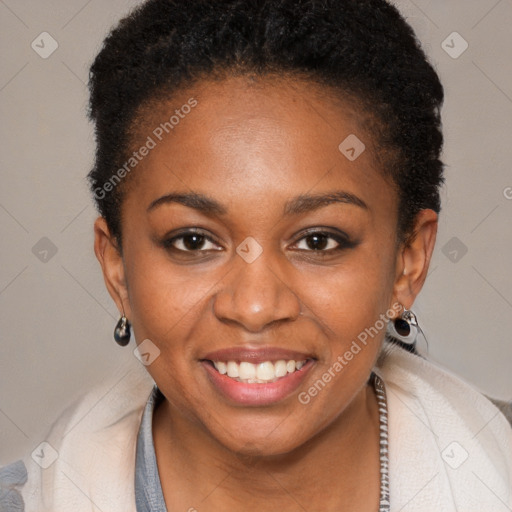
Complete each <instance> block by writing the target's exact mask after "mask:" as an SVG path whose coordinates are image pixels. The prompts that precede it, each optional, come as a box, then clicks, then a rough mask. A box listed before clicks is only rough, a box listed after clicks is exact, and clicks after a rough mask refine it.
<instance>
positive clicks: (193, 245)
mask: <svg viewBox="0 0 512 512" xmlns="http://www.w3.org/2000/svg"><path fill="white" fill-rule="evenodd" d="M203 243H204V236H203V235H187V236H186V237H184V238H183V245H184V246H185V247H186V248H187V249H188V250H189V251H194V250H197V249H200V248H201V247H202V245H203Z"/></svg>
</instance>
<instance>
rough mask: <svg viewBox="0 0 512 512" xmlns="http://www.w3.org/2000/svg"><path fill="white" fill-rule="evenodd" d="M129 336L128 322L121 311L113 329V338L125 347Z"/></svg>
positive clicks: (128, 341)
mask: <svg viewBox="0 0 512 512" xmlns="http://www.w3.org/2000/svg"><path fill="white" fill-rule="evenodd" d="M130 336H131V334H130V322H129V321H128V319H127V318H126V317H125V316H124V313H123V316H122V317H121V318H120V319H119V322H117V325H116V328H115V329H114V339H115V340H116V342H117V343H118V344H119V345H121V347H126V345H128V343H130Z"/></svg>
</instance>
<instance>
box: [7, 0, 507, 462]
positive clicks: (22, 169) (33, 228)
mask: <svg viewBox="0 0 512 512" xmlns="http://www.w3.org/2000/svg"><path fill="white" fill-rule="evenodd" d="M138 3H139V2H138V1H136V0H131V1H128V0H109V1H108V2H104V1H100V0H89V1H84V0H73V1H70V0H52V1H50V0H49V1H45V2H40V1H37V2H36V1H34V0H31V1H29V0H0V18H1V23H0V26H1V30H0V38H1V47H2V48H3V52H2V66H1V72H0V109H1V111H0V116H1V119H2V123H1V128H0V129H1V135H0V140H1V152H0V158H1V161H0V169H1V170H0V172H1V188H0V240H1V244H0V261H1V268H0V340H1V345H0V348H1V356H0V443H1V446H0V465H1V464H5V463H8V462H10V461H12V460H14V459H15V458H18V457H20V456H21V455H24V454H25V453H30V452H31V451H32V450H33V449H34V448H35V447H36V446H37V445H38V444H39V443H40V442H41V441H42V440H43V439H44V432H45V431H46V430H47V429H48V427H49V426H50V425H51V423H52V422H53V420H54V419H55V417H56V416H57V414H58V413H59V412H60V411H61V410H62V408H63V407H64V406H65V405H66V404H68V403H69V402H70V401H71V400H72V399H74V398H76V397H78V396H79V395H81V394H82V393H84V392H86V391H87V390H88V389H89V388H90V387H91V386H92V385H93V384H94V383H97V382H100V381H102V380H103V379H105V378H107V376H109V375H111V374H112V373H113V372H115V371H116V370H119V368H121V367H122V368H126V367H127V366H130V365H132V364H139V363H138V361H137V360H136V359H135V357H134V356H133V353H132V350H133V346H132V345H130V347H131V348H127V349H124V350H122V349H120V348H118V347H117V345H116V344H115V343H114V341H113V339H112V331H113V328H114V325H115V323H116V321H117V319H118V314H117V309H116V308H115V306H114V304H113V302H112V301H111V299H110V297H109V296H108V294H107V292H106V290H105V288H104V285H103V279H102V276H101V273H100V268H99V265H98V263H97V261H96V259H95V257H94V253H93V248H92V244H93V231H92V223H93V221H94V219H95V217H96V213H95V210H94V207H93V205H92V201H91V199H90V197H89V193H88V190H87V184H86V181H85V175H86V174H87V172H88V170H89V169H90V167H91V165H92V162H93V149H94V146H93V138H92V126H91V125H89V123H88V121H87V119H86V104H87V90H86V85H85V84H86V81H87V75H88V66H89V65H90V63H91V59H92V58H93V57H94V55H95V54H96V52H97V51H98V49H99V47H100V44H101V41H102V39H103V37H104V36H105V34H106V32H107V30H108V29H109V27H111V26H112V25H113V24H114V23H115V22H116V20H118V19H119V18H120V17H121V16H122V15H123V14H125V13H126V12H127V11H128V10H129V9H130V8H132V7H133V6H135V5H137V4H138ZM398 6H399V7H400V9H401V10H402V11H403V12H404V13H405V14H406V15H407V17H408V19H409V21H410V23H411V24H412V25H413V26H414V27H415V28H416V30H417V33H418V36H419V38H420V39H421V40H422V42H423V44H424V48H425V49H426V51H427V53H428V54H429V55H430V57H431V59H432V61H433V63H434V65H435V67H436V69H437V70H438V72H439V73H440V75H441V79H442V81H443V84H444V86H445V90H446V102H445V107H444V110H443V118H444V133H445V137H446V144H445V152H444V160H445V162H446V164H447V169H446V176H447V181H446V186H445V187H444V190H443V201H444V208H443V212H442V215H441V221H440V230H439V235H438V241H437V247H436V252H435V255H434V258H433V261H432V266H431V272H430V276H429V278H428V281H427V284H426V285H425V288H424V290H423V292H422V294H421V296H420V298H419V299H418V300H417V302H416V304H415V307H414V310H415V311H416V312H417V314H418V316H419V318H420V321H421V323H422V325H423V329H424V331H425V333H426V335H427V338H428V340H429V354H430V357H431V359H433V360H435V361H438V362H440V363H441V364H442V365H444V366H445V367H447V368H449V369H451V370H452V371H454V372H456V373H457V374H459V375H460V376H461V377H462V378H464V379H465V380H467V381H469V382H471V383H472V384H473V385H474V386H476V387H477V388H479V389H480V390H482V391H484V392H487V393H489V394H492V395H494V396H495V397H500V398H503V399H509V400H510V399H511V398H512V379H511V378H510V374H511V361H512V344H511V343H510V332H511V329H512V314H511V313H512V270H511V261H512V260H511V257H510V254H511V252H512V229H511V219H512V173H511V168H510V162H511V161H512V144H511V141H510V135H511V133H512V83H511V78H512V58H511V57H512V32H511V31H510V27H511V26H512V1H511V0H499V1H497V0H472V1H469V0H448V1H445V0H436V1H426V0H416V1H414V2H413V1H410V0H402V1H400V2H399V4H398ZM45 31H46V32H49V33H50V34H51V35H52V36H53V38H55V40H56V41H57V42H58V45H59V46H58V49H57V50H56V51H55V52H54V53H53V54H52V55H51V56H50V57H48V58H47V59H43V58H42V57H40V55H39V54H38V53H36V51H34V49H33V48H32V47H31V43H32V41H34V40H35V41H36V43H37V42H38V41H39V45H40V46H42V43H40V40H41V38H40V37H38V36H39V35H40V34H41V33H42V32H45ZM454 31H456V32H458V33H459V34H460V35H461V36H462V37H463V38H464V39H465V40H466V41H467V42H468V44H469V48H468V49H467V50H466V51H465V52H464V53H463V54H462V55H460V56H459V57H458V58H456V59H455V58H452V57H451V56H450V55H448V53H447V52H446V51H445V50H444V49H443V46H442V45H443V41H445V40H446V43H444V45H445V46H446V45H448V46H451V47H453V48H451V50H450V51H452V52H454V51H458V50H459V49H461V48H462V46H461V41H460V40H458V39H457V38H455V39H454V38H453V37H452V38H448V39H447V37H448V36H449V35H450V34H451V33H452V32H454ZM44 46H45V49H46V50H47V49H48V48H49V43H48V40H46V43H45V44H44ZM41 50H42V49H41ZM41 239H43V240H41ZM47 239H49V241H51V242H49V241H48V240H47ZM55 250H57V252H56V253H55V254H53V252H55ZM466 250H467V252H465V251H466ZM45 251H47V252H45Z"/></svg>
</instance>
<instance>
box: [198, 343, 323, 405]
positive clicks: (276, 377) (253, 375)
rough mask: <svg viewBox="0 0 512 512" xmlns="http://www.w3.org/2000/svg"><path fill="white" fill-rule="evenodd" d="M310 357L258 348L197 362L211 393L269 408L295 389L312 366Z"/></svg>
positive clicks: (209, 356) (228, 351)
mask: <svg viewBox="0 0 512 512" xmlns="http://www.w3.org/2000/svg"><path fill="white" fill-rule="evenodd" d="M314 362H315V358H314V357H313V356H312V355H311V354H307V353H303V352H297V351H291V350H288V349H280V348H274V347H261V348H258V349H248V348H236V347H235V348H229V349H223V350H218V351H215V352H211V353H209V354H207V355H206V356H205V357H204V358H203V359H201V363H202V365H203V368H204V369H205V371H206V373H207V376H208V378H209V380H210V382H211V383H212V384H213V387H214V388H215V391H217V392H219V393H220V394H221V395H223V397H224V398H227V399H228V400H229V401H231V402H234V403H236V404H238V405H249V406H250V405H269V404H271V403H275V402H278V401H280V400H283V399H284V398H286V397H288V396H289V395H290V394H291V393H293V391H294V390H296V389H297V388H298V387H299V386H300V384H301V382H302V381H303V380H304V378H305V377H306V374H307V373H308V372H309V370H310V368H311V367H312V366H313V365H314Z"/></svg>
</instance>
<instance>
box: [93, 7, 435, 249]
mask: <svg viewBox="0 0 512 512" xmlns="http://www.w3.org/2000/svg"><path fill="white" fill-rule="evenodd" d="M220 71H222V72H223V73H224V74H225V75H227V76H229V74H230V73H231V72H232V73H233V74H240V73H247V74H248V75H249V74H257V75H261V76H265V74H276V73H277V74H280V73H281V74H283V75H287V76H292V77H293V76H297V77H304V76H306V77H308V79H309V80H311V81H314V82H316V83H318V84H321V85H325V86H329V87H331V88H333V89H334V90H337V91H339V92H340V93H341V94H349V95H351V96H353V97H356V98H358V99H359V101H360V104H361V105H364V106H365V109H366V110H367V111H369V112H371V113H372V115H373V116H374V118H375V120H376V122H375V123H372V124H373V125H375V127H376V128H375V129H374V133H375V141H374V143H375V144H376V145H377V148H378V149H379V153H380V154H381V155H384V160H383V169H382V170H383V172H385V173H386V174H387V175H388V176H390V177H391V178H392V182H393V184H394V185H395V188H396V190H397V194H398V198H399V205H398V211H399V214H398V217H399V218H398V226H397V237H398V240H400V241H404V240H406V237H407V236H410V235H411V234H412V229H413V226H414V221H415V218H416V215H417V213H418V212H419V211H420V210H422V209H425V208H431V209H433V210H434V211H436V212H439V211H440V206H441V205H440V197H439V188H440V186H441V185H442V183H443V163H442V162H441V160H440V153H441V150H442V145H443V135H442V131H441V116H440V110H441V106H442V103H443V97H444V92H443V87H442V85H441V83H440V80H439V77H438V75H437V73H436V71H435V70H434V69H433V67H432V65H431V64H430V63H429V61H428V59H427V57H426V56H425V53H424V52H423V50H422V48H421V45H420V42H419V41H418V40H417V38H416V36H415V34H414V31H413V29H412V28H411V27H410V26H409V25H408V24H407V22H406V21H405V20H404V18H403V17H402V16H401V14H400V13H399V11H398V10H397V9H396V7H394V6H393V5H391V4H390V3H388V2H387V1H385V0H149V1H146V2H144V3H142V4H141V5H140V6H139V7H137V8H136V9H135V10H134V11H133V12H132V13H131V14H129V15H128V16H127V17H125V18H124V19H123V20H121V21H120V23H119V24H118V26H117V27H115V28H114V29H113V30H112V31H111V33H110V34H109V35H108V37H107V38H106V39H105V41H104V43H103V47H102V49H101V51H100V53H99V54H98V55H97V57H96V59H95V61H94V63H93V64H92V66H91V72H90V80H89V87H90V93H91V95H90V111H89V113H90V118H91V119H92V120H93V121H94V123H95V128H96V143H97V149H96V158H95V164H94V168H93V169H92V170H91V171H90V173H89V175H88V177H89V182H90V185H91V190H92V191H93V193H94V196H95V199H96V204H97V207H98V210H99V212H100V214H101V215H102V216H103V217H104V218H105V219H106V221H107V224H108V226H109V228H110V230H111V232H112V234H113V235H114V236H115V237H116V238H117V239H118V242H119V244H121V220H120V214H121V204H122V200H123V190H124V186H122V185H123V183H121V184H120V185H119V186H114V187H109V188H108V189H109V193H104V192H102V193H98V191H99V190H107V189H106V188H105V189H103V188H102V187H104V185H105V184H106V183H107V182H109V180H110V182H112V177H113V175H114V173H115V172H116V171H117V170H118V169H119V168H120V167H121V166H122V165H123V162H126V160H127V155H128V153H129V146H130V141H131V136H132V134H133V126H132V124H133V123H134V121H135V119H136V116H137V112H139V109H140V108H141V107H143V106H144V104H147V103H148V102H151V100H154V99H155V98H159V97H165V95H171V94H172V93H173V92H176V91H179V90H180V88H185V87H187V86H190V85H191V84H193V83H194V82H195V81H197V80H200V79H201V78H208V77H209V76H212V77H213V76H215V75H216V74H218V73H219V72H220ZM340 142H341V141H340ZM110 190H111V191H110Z"/></svg>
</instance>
